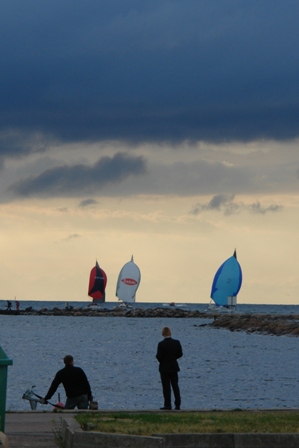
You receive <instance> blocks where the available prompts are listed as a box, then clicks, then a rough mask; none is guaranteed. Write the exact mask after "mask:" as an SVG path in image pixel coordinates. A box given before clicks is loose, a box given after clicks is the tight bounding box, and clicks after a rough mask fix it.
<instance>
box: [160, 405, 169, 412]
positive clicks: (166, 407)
mask: <svg viewBox="0 0 299 448" xmlns="http://www.w3.org/2000/svg"><path fill="white" fill-rule="evenodd" d="M160 410H161V411H171V407H170V406H163V408H160Z"/></svg>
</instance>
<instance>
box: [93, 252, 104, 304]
mask: <svg viewBox="0 0 299 448" xmlns="http://www.w3.org/2000/svg"><path fill="white" fill-rule="evenodd" d="M106 284H107V275H106V273H105V272H104V271H103V269H102V268H100V266H99V264H98V262H97V261H96V264H95V266H94V267H93V268H92V270H91V271H90V276H89V286H88V295H89V296H90V297H92V301H93V302H96V303H103V302H105V288H106Z"/></svg>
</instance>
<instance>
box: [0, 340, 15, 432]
mask: <svg viewBox="0 0 299 448" xmlns="http://www.w3.org/2000/svg"><path fill="white" fill-rule="evenodd" d="M11 365H12V359H9V358H8V357H7V355H6V353H5V352H4V350H3V348H2V347H0V431H2V432H4V429H5V410H6V409H5V407H6V389H7V366H11Z"/></svg>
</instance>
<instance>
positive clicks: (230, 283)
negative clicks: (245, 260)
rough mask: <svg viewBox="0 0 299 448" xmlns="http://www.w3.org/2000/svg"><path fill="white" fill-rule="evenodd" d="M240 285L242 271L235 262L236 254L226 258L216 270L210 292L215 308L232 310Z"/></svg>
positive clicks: (236, 261)
mask: <svg viewBox="0 0 299 448" xmlns="http://www.w3.org/2000/svg"><path fill="white" fill-rule="evenodd" d="M241 285H242V269H241V266H240V264H239V262H238V260H237V252H236V250H235V251H234V254H233V255H232V256H231V257H230V258H228V259H227V260H226V261H225V262H224V263H222V265H221V266H220V267H219V269H218V270H217V272H216V274H215V277H214V280H213V284H212V290H211V299H212V300H213V301H214V305H216V307H225V308H227V309H234V308H235V306H236V303H237V294H238V292H239V291H240V288H241Z"/></svg>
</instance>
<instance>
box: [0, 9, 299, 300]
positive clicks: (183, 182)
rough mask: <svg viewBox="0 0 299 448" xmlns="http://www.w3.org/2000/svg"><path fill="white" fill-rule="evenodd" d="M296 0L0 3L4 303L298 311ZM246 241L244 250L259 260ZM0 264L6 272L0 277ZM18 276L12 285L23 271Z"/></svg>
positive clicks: (298, 64) (1, 293)
mask: <svg viewBox="0 0 299 448" xmlns="http://www.w3.org/2000/svg"><path fill="white" fill-rule="evenodd" d="M298 17H299V3H298V1H295V0H284V1H282V0H263V1H259V2H258V1H255V0H252V1H250V2H248V1H245V0H244V1H241V0H240V1H235V0H234V1H232V0H231V1H230V0H210V1H203V0H189V1H188V2H182V1H181V0H180V1H177V0H171V1H161V0H160V1H159V2H158V1H156V0H153V1H151V2H150V3H143V2H140V1H136V0H135V1H133V0H132V1H127V0H118V1H114V0H107V1H105V0H95V1H94V0H87V1H85V2H82V1H76V0H74V1H72V2H69V1H65V0H59V1H56V0H51V1H38V0H23V1H22V2H20V1H16V0H3V1H2V2H1V4H0V33H1V34H0V51H1V62H2V63H1V67H2V68H1V74H0V86H1V101H0V117H1V120H0V193H1V195H0V218H1V219H0V230H1V236H0V249H1V247H2V249H1V252H2V262H1V264H2V273H1V274H0V281H1V282H0V284H1V289H0V298H3V299H6V298H10V299H11V298H13V297H14V296H16V295H17V296H18V298H19V299H20V300H22V299H24V300H25V299H28V300H29V299H36V300H41V299H43V298H44V299H46V300H51V299H53V300H67V301H71V300H88V298H87V296H86V289H87V283H88V275H89V270H90V269H91V268H92V266H93V264H94V262H95V259H97V260H98V262H99V264H100V266H101V267H102V268H103V269H104V270H105V271H106V273H107V277H108V284H107V300H109V301H112V300H115V287H116V280H117V275H118V271H119V270H120V268H121V267H122V265H123V264H124V263H125V262H127V261H128V260H129V259H130V258H131V255H132V254H134V258H135V261H136V262H137V264H138V265H139V267H140V269H141V274H142V283H141V286H140V290H139V291H138V293H137V301H138V300H141V301H144V302H146V301H157V302H160V301H161V302H163V301H176V302H180V301H184V302H196V301H198V302H208V301H209V294H210V287H211V283H212V280H213V275H214V273H215V272H216V269H217V268H218V266H219V265H220V264H221V263H222V262H223V261H224V260H225V259H226V258H228V257H230V256H231V255H232V253H233V251H234V249H235V247H236V248H237V252H238V258H239V261H240V263H241V266H242V267H244V268H245V269H244V283H243V286H242V289H241V291H240V294H239V301H240V302H242V301H243V302H246V303H249V302H251V303H297V304H299V299H298V297H297V291H298V289H299V280H298V278H297V277H298V276H297V270H296V268H295V266H296V265H297V246H298V242H299V241H298V236H297V228H298V224H299V200H298V183H299V157H298V156H299V154H298V137H299V135H298V134H299V126H298V117H299V83H298V73H299V59H298V57H296V55H297V53H298V42H299V39H298V37H299V36H298V34H299V31H298ZM253 248H254V250H253ZM0 271H1V270H0ZM16 272H18V276H17V278H16Z"/></svg>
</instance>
